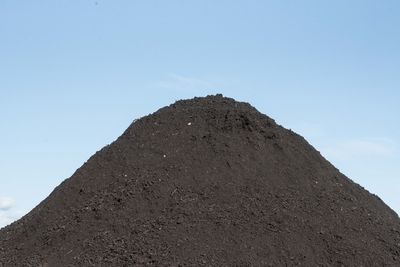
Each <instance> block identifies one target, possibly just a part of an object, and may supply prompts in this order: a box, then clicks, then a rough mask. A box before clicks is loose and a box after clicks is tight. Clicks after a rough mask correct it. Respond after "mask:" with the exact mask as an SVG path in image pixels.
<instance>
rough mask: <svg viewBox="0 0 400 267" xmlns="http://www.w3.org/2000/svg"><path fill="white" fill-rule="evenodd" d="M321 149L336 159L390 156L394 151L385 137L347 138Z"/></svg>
mask: <svg viewBox="0 0 400 267" xmlns="http://www.w3.org/2000/svg"><path fill="white" fill-rule="evenodd" d="M323 150H324V152H325V153H324V154H326V155H327V156H328V158H332V159H337V160H348V159H353V158H360V157H370V158H371V157H390V156H392V155H393V154H394V152H395V150H394V147H393V143H392V142H391V141H390V140H387V139H377V140H363V139H360V140H348V141H343V142H340V143H337V144H335V145H334V146H329V147H326V148H325V149H323Z"/></svg>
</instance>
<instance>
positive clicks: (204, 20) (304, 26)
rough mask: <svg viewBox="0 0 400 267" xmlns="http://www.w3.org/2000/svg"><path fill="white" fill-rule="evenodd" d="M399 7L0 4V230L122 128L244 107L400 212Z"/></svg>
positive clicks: (345, 4) (99, 1) (390, 4)
mask: <svg viewBox="0 0 400 267" xmlns="http://www.w3.org/2000/svg"><path fill="white" fill-rule="evenodd" d="M399 12H400V3H399V2H398V1H389V0H386V1H367V0H363V1H357V0H354V1H344V0H343V1H342V0H338V1H319V0H318V1H317V0H315V1H293V0H291V1H289V0H288V1H281V0H279V1H251V0H250V1H249V0H246V1H173V0H170V1H123V0H121V1H111V0H108V1H105V0H104V1H103V0H97V1H84V0H83V1H78V0H75V1H72V0H68V1H67V0H59V1H49V0H48V1H45V0H43V1H28V0H26V1H15V0H3V1H1V2H0V121H1V124H0V147H1V153H0V227H1V226H3V225H5V224H7V223H9V222H11V221H12V220H14V219H16V218H18V217H20V216H21V215H23V214H25V213H27V212H28V211H29V210H30V209H32V208H33V207H34V206H36V205H37V204H38V203H39V202H40V201H41V200H43V199H44V198H45V197H46V196H47V195H48V194H49V193H50V192H51V191H52V189H53V188H54V187H55V186H57V185H58V184H59V183H60V182H61V181H62V180H64V179H65V178H68V177H69V176H71V175H72V174H73V172H74V171H75V170H76V169H77V168H78V167H80V166H81V165H82V164H83V163H84V162H85V161H86V160H87V159H88V158H89V157H90V156H91V155H92V154H93V153H94V152H96V151H97V150H99V149H100V148H102V147H103V146H104V145H106V144H108V143H110V142H112V141H113V140H115V139H116V138H117V137H118V136H119V135H120V134H121V133H122V132H123V130H124V129H125V128H126V127H128V125H129V124H130V123H131V122H132V120H133V119H135V118H138V117H140V116H144V115H147V114H148V113H151V112H153V111H155V110H156V109H158V108H160V107H162V106H165V105H168V104H170V103H172V102H173V101H175V100H178V99H181V98H191V97H194V96H204V95H207V94H215V93H223V94H224V95H226V96H230V97H234V98H236V99H237V100H242V101H248V102H250V103H251V104H252V105H254V106H255V107H256V108H258V109H259V110H260V111H261V112H263V113H265V114H267V115H269V116H271V117H273V118H274V119H275V120H276V121H277V122H278V123H280V124H282V125H283V126H285V127H287V128H291V129H293V130H294V131H296V132H298V133H300V134H302V135H304V136H305V137H306V139H307V140H308V141H309V142H310V143H311V144H312V145H313V146H314V147H316V148H317V149H318V150H320V151H321V152H322V154H323V155H324V156H325V157H326V158H327V159H328V160H329V161H331V162H332V163H333V164H334V165H335V166H337V167H338V168H339V169H340V170H341V171H342V172H343V173H345V174H346V175H348V176H349V177H350V178H352V179H353V180H354V181H356V182H358V183H360V184H361V185H363V186H364V187H365V188H367V189H368V190H369V191H371V192H373V193H376V194H378V195H379V196H380V197H381V198H382V199H383V200H384V201H385V202H386V203H387V204H389V205H390V206H391V207H392V208H393V209H394V210H395V211H397V213H400V194H399V193H398V192H399V189H400V164H399V162H400V124H399V116H400V105H399V104H398V102H399V100H400V75H399V70H400V49H399V47H400V34H399V30H398V29H399V28H400V16H398V14H399Z"/></svg>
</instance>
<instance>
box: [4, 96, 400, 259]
mask: <svg viewBox="0 0 400 267" xmlns="http://www.w3.org/2000/svg"><path fill="white" fill-rule="evenodd" d="M338 130H345V129H338ZM0 266H4V267H8V266H57V267H58V266H400V219H399V217H398V215H397V214H396V213H395V212H394V211H392V210H391V209H390V208H389V207H388V206H386V205H385V204H384V203H383V202H382V201H381V200H380V199H379V198H378V197H377V196H375V195H373V194H370V193H369V192H368V191H366V190H365V189H364V188H362V187H361V186H360V185H358V184H356V183H354V182H353V181H352V180H350V179H349V178H347V177H345V176H344V175H343V174H341V173H340V172H339V171H338V170H337V169H336V168H335V167H334V166H332V165H331V164H330V163H329V162H328V161H327V160H325V159H324V158H323V157H322V156H321V155H320V153H319V152H318V151H317V150H316V149H314V148H313V147H312V146H311V145H310V144H308V143H307V141H306V140H305V139H304V138H302V137H301V136H299V135H298V134H296V133H294V132H292V131H290V130H287V129H285V128H283V127H282V126H280V125H278V124H277V123H275V121H274V120H272V119H271V118H269V117H267V116H266V115H264V114H261V113H260V112H258V111H257V110H256V109H255V108H253V107H252V106H250V105H249V104H247V103H243V102H236V101H235V100H233V99H230V98H226V97H223V96H222V95H216V96H207V97H202V98H194V99H191V100H181V101H177V102H176V103H174V104H172V105H170V106H168V107H164V108H161V109H160V110H158V111H157V112H155V113H153V114H151V115H149V116H146V117H143V118H140V119H138V120H135V121H134V122H133V123H132V125H130V126H129V128H128V129H127V130H126V131H125V132H124V133H123V134H122V135H121V136H120V137H119V138H118V139H117V140H116V141H115V142H113V143H112V144H110V145H108V146H106V147H104V148H103V149H102V150H100V151H98V152H97V153H96V154H95V155H93V156H92V157H91V158H90V159H89V160H88V161H87V162H86V163H85V164H84V165H83V166H82V167H81V168H79V169H78V170H77V171H76V172H75V173H74V174H73V175H72V177H70V178H69V179H67V180H65V181H64V182H63V183H61V184H60V185H59V186H58V187H57V188H55V190H54V191H53V192H52V193H51V194H50V196H49V197H48V198H46V199H45V200H44V201H43V202H42V203H40V204H39V205H38V206H37V207H36V208H34V209H33V210H32V211H31V212H30V213H29V214H27V215H26V216H24V217H23V218H22V219H20V220H18V221H16V222H15V223H13V224H11V225H9V226H7V227H5V228H3V229H2V230H1V231H0Z"/></svg>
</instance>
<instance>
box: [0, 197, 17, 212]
mask: <svg viewBox="0 0 400 267" xmlns="http://www.w3.org/2000/svg"><path fill="white" fill-rule="evenodd" d="M13 206H14V200H13V199H12V198H8V197H0V210H9V209H11V208H12V207H13Z"/></svg>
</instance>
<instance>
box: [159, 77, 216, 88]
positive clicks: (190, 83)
mask: <svg viewBox="0 0 400 267" xmlns="http://www.w3.org/2000/svg"><path fill="white" fill-rule="evenodd" d="M158 85H159V86H160V87H162V88H167V89H175V90H206V89H210V87H214V85H213V84H212V83H210V82H208V81H205V80H202V79H198V78H194V77H187V76H183V75H178V74H169V75H168V76H167V77H166V78H165V79H163V80H161V81H160V82H159V83H158Z"/></svg>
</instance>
